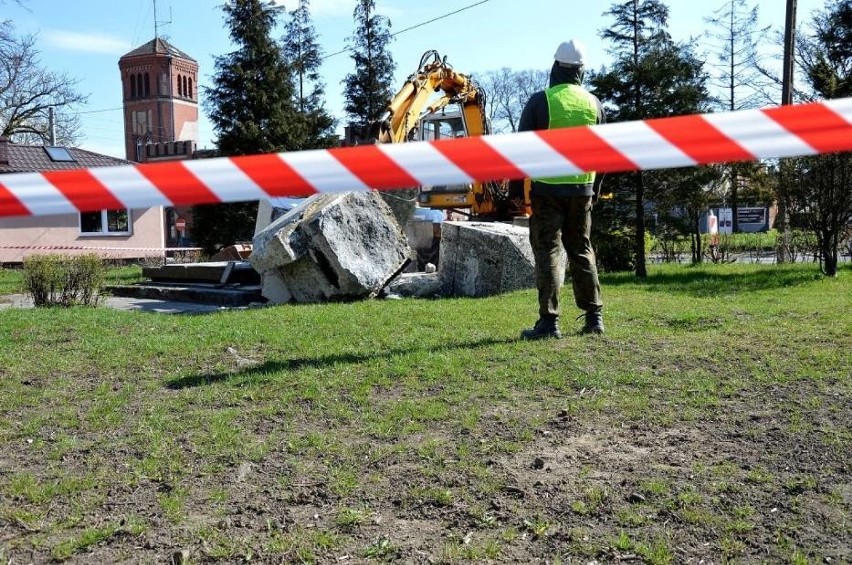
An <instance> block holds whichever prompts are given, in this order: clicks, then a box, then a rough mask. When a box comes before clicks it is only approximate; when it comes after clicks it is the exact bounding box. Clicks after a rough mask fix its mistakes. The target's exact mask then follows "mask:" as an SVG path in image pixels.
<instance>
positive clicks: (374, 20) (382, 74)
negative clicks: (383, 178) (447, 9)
mask: <svg viewBox="0 0 852 565" xmlns="http://www.w3.org/2000/svg"><path fill="white" fill-rule="evenodd" d="M353 15H354V18H355V26H356V27H355V33H354V35H352V36H351V37H349V38H348V42H349V44H350V45H351V50H352V60H353V61H354V62H355V72H353V73H351V74H348V75H346V78H344V79H343V84H344V86H345V87H346V90H345V91H344V93H343V98H344V104H343V109H344V110H345V111H346V114H347V116H348V117H349V127H350V130H351V132H352V133H353V134H354V135H355V137H356V138H358V139H360V140H371V139H374V138H375V136H376V131H375V130H376V125H377V124H378V123H379V122H380V121H381V119H382V117H384V114H385V112H386V111H387V108H388V104H390V101H391V98H392V96H393V93H394V89H393V87H392V85H393V74H394V70H396V63H394V61H393V57H392V56H391V53H390V51H389V50H388V44H389V43H390V40H391V33H390V26H391V23H390V20H389V19H388V18H385V17H383V16H379V15H378V14H376V2H375V0H358V4H357V5H356V6H355V11H354V14H353ZM380 192H381V196H382V199H383V200H384V201H385V202H386V203H387V204H388V206H390V208H391V210H392V211H393V214H394V216H395V217H396V219H397V221H398V222H399V224H400V225H401V226H402V225H405V223H406V222H407V221H408V219H409V218H411V216H412V215H413V214H414V203H415V201H416V200H417V193H418V189H416V188H413V189H402V190H390V191H380Z"/></svg>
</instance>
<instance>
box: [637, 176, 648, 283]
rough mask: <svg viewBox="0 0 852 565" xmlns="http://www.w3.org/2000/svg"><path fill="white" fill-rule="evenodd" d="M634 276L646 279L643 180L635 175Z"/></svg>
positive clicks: (642, 177)
mask: <svg viewBox="0 0 852 565" xmlns="http://www.w3.org/2000/svg"><path fill="white" fill-rule="evenodd" d="M636 276H637V277H639V278H641V279H644V278H647V277H648V269H647V267H646V265H645V178H644V176H643V175H642V171H639V172H638V173H636Z"/></svg>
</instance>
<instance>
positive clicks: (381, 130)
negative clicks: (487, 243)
mask: <svg viewBox="0 0 852 565" xmlns="http://www.w3.org/2000/svg"><path fill="white" fill-rule="evenodd" d="M485 102H486V95H485V91H484V90H483V89H482V88H481V87H480V86H479V85H478V84H477V83H476V82H475V81H474V80H473V79H472V78H471V77H470V76H468V75H465V74H462V73H459V72H456V71H455V70H454V69H453V68H452V66H451V65H450V64H449V63H447V58H446V57H443V58H442V57H441V56H440V54H439V53H438V52H437V51H435V50H431V51H427V52H426V53H424V54H423V56H422V57H421V59H420V65H419V66H418V68H417V71H416V72H414V73H412V74H411V75H410V76H409V77H408V79H407V80H406V81H405V84H403V85H402V87H401V88H400V89H399V91H398V92H397V93H396V95H395V96H394V97H393V98H392V99H391V101H390V103H389V104H388V107H387V112H386V114H385V116H384V118H383V119H382V120H381V122H380V123H379V125H378V128H377V132H376V133H375V137H376V139H377V140H378V142H379V143H405V142H408V141H415V140H424V139H438V136H439V135H441V132H440V129H439V128H438V126H437V125H434V127H435V129H434V130H433V131H431V132H429V131H427V129H428V127H429V125H430V124H434V122H438V121H440V120H441V119H442V116H443V115H444V114H445V112H446V113H448V114H449V113H450V112H449V110H448V106H450V105H455V106H457V107H458V108H459V110H460V113H461V126H460V127H459V128H456V127H455V126H454V127H453V128H452V131H453V136H458V135H464V136H477V135H487V134H489V133H491V132H490V128H489V125H488V120H487V119H486V114H485ZM456 122H458V119H456ZM507 188H508V187H507V183H506V182H505V181H503V182H490V183H479V182H475V183H473V184H472V185H468V186H460V187H432V190H429V191H427V190H422V191H421V196H420V202H421V205H422V206H425V207H429V208H436V209H466V208H469V209H470V210H471V215H472V216H474V217H479V218H490V219H510V217H511V216H512V215H517V214H518V213H519V212H518V210H514V209H512V210H510V208H511V207H512V204H511V202H509V200H508V190H507ZM520 213H523V212H520Z"/></svg>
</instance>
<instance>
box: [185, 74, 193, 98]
mask: <svg viewBox="0 0 852 565" xmlns="http://www.w3.org/2000/svg"><path fill="white" fill-rule="evenodd" d="M188 84H189V91H188V92H187V94H186V96H187V98H192V97H193V96H192V78H189V79H188Z"/></svg>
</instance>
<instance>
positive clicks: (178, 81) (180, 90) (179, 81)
mask: <svg viewBox="0 0 852 565" xmlns="http://www.w3.org/2000/svg"><path fill="white" fill-rule="evenodd" d="M177 83H178V96H183V81H182V80H181V78H180V75H178V76H177Z"/></svg>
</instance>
